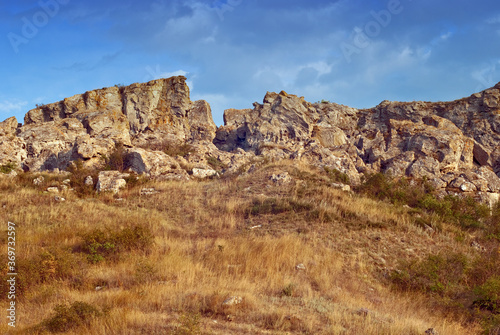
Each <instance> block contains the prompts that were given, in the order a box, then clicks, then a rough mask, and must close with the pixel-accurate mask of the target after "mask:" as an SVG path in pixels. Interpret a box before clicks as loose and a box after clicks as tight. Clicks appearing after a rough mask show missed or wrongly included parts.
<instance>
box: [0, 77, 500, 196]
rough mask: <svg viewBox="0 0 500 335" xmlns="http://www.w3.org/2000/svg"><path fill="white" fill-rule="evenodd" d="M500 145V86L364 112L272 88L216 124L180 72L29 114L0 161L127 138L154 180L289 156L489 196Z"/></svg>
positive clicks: (39, 158)
mask: <svg viewBox="0 0 500 335" xmlns="http://www.w3.org/2000/svg"><path fill="white" fill-rule="evenodd" d="M499 141H500V83H499V84H497V85H496V86H495V87H493V88H490V89H487V90H485V91H483V92H479V93H476V94H473V95H472V96H470V97H468V98H464V99H460V100H456V101H451V102H436V103H431V102H390V101H383V102H381V103H380V104H379V105H378V106H376V107H374V108H370V109H363V110H358V109H355V108H351V107H347V106H342V105H338V104H335V103H315V104H312V103H309V102H307V101H305V100H304V98H302V97H298V96H295V95H291V94H287V93H286V92H283V91H282V92H280V93H267V94H266V96H265V97H264V100H263V102H262V103H254V106H253V108H252V109H242V110H236V109H228V110H226V111H225V113H224V125H223V126H221V127H219V128H217V127H216V126H215V124H214V122H213V120H212V114H211V109H210V105H209V104H208V103H207V102H206V101H194V102H193V101H191V100H190V96H189V87H188V86H187V85H186V78H185V77H182V76H178V77H172V78H168V79H159V80H153V81H150V82H148V83H143V84H133V85H130V86H127V87H109V88H103V89H99V90H93V91H89V92H86V93H84V94H78V95H75V96H73V97H69V98H66V99H64V100H62V101H59V102H56V103H53V104H49V105H44V106H41V107H38V108H35V109H33V110H30V111H29V112H28V113H27V114H26V116H25V118H24V125H20V124H18V122H17V120H16V119H15V118H9V119H7V120H5V121H3V122H0V165H5V164H15V165H16V166H18V167H20V168H23V169H24V170H25V171H43V170H56V169H60V170H64V169H66V168H67V167H68V166H69V164H71V162H73V161H75V160H82V161H83V162H84V165H85V166H96V165H99V164H102V162H103V159H102V157H107V156H108V155H109V154H110V153H111V152H113V150H115V147H116V145H117V144H121V145H123V146H124V148H125V149H124V168H125V169H126V170H128V171H129V172H135V173H138V174H144V175H146V176H148V177H151V178H156V179H163V180H165V179H175V180H188V179H190V178H196V177H199V178H203V177H206V176H207V175H219V174H224V173H244V172H247V171H252V170H253V169H254V168H255V167H256V165H258V164H260V163H259V162H262V161H273V160H281V159H291V160H296V161H303V162H306V163H309V164H313V165H316V166H318V167H322V168H323V167H324V168H328V169H336V170H338V171H340V172H341V173H344V174H346V175H347V176H348V177H349V180H350V182H351V183H352V184H357V183H359V182H360V181H361V178H362V176H363V174H366V173H378V172H384V173H387V174H390V175H391V176H393V177H396V178H398V177H403V176H406V177H410V178H414V179H424V178H425V179H426V180H428V182H430V183H431V184H432V185H433V186H434V187H435V188H436V189H438V190H443V191H447V192H448V191H449V192H462V193H465V194H475V195H478V196H479V197H481V198H482V199H485V201H489V202H491V201H493V200H494V199H498V193H499V192H500V179H499V178H498V174H499V173H500V146H498V143H500V142H499ZM172 148H174V149H176V150H173V149H172ZM207 171H208V172H207ZM188 172H189V173H190V174H191V175H190V174H188ZM118 179H120V178H118ZM121 179H123V178H121ZM101 184H102V183H101ZM492 199H493V200H492Z"/></svg>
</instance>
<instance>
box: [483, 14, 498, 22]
mask: <svg viewBox="0 0 500 335" xmlns="http://www.w3.org/2000/svg"><path fill="white" fill-rule="evenodd" d="M486 23H488V24H497V23H500V15H497V16H495V17H490V18H489V19H487V20H486Z"/></svg>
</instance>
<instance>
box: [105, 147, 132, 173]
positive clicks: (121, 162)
mask: <svg viewBox="0 0 500 335" xmlns="http://www.w3.org/2000/svg"><path fill="white" fill-rule="evenodd" d="M126 158H127V152H126V150H125V147H124V146H123V144H122V143H116V144H115V149H114V150H113V151H112V152H111V153H110V154H109V155H108V156H103V159H104V170H109V171H115V170H116V171H120V172H123V171H124V170H125V169H126V166H125V163H126Z"/></svg>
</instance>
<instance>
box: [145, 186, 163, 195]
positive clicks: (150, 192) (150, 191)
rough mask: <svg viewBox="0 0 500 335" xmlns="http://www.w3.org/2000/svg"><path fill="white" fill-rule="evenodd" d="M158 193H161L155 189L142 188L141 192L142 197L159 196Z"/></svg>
mask: <svg viewBox="0 0 500 335" xmlns="http://www.w3.org/2000/svg"><path fill="white" fill-rule="evenodd" d="M157 193H160V192H159V191H157V190H156V189H155V188H154V187H150V188H142V189H141V191H140V195H153V194H157Z"/></svg>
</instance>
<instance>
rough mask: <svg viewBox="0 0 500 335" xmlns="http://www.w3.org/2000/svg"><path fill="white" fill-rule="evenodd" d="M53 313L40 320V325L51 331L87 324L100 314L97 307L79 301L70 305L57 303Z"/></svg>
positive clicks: (60, 330) (57, 331)
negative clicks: (42, 320)
mask: <svg viewBox="0 0 500 335" xmlns="http://www.w3.org/2000/svg"><path fill="white" fill-rule="evenodd" d="M54 313H55V315H54V316H52V317H51V318H50V319H48V320H45V321H44V322H42V327H43V328H46V329H47V330H48V331H50V332H53V333H59V332H65V331H68V330H70V329H72V328H75V327H79V326H82V325H88V324H89V323H90V321H91V320H92V319H93V318H96V317H100V316H102V312H101V311H100V310H99V309H98V308H96V307H94V306H92V305H90V304H87V303H85V302H81V301H75V302H74V303H72V304H71V305H70V306H67V305H57V306H56V307H54Z"/></svg>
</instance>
